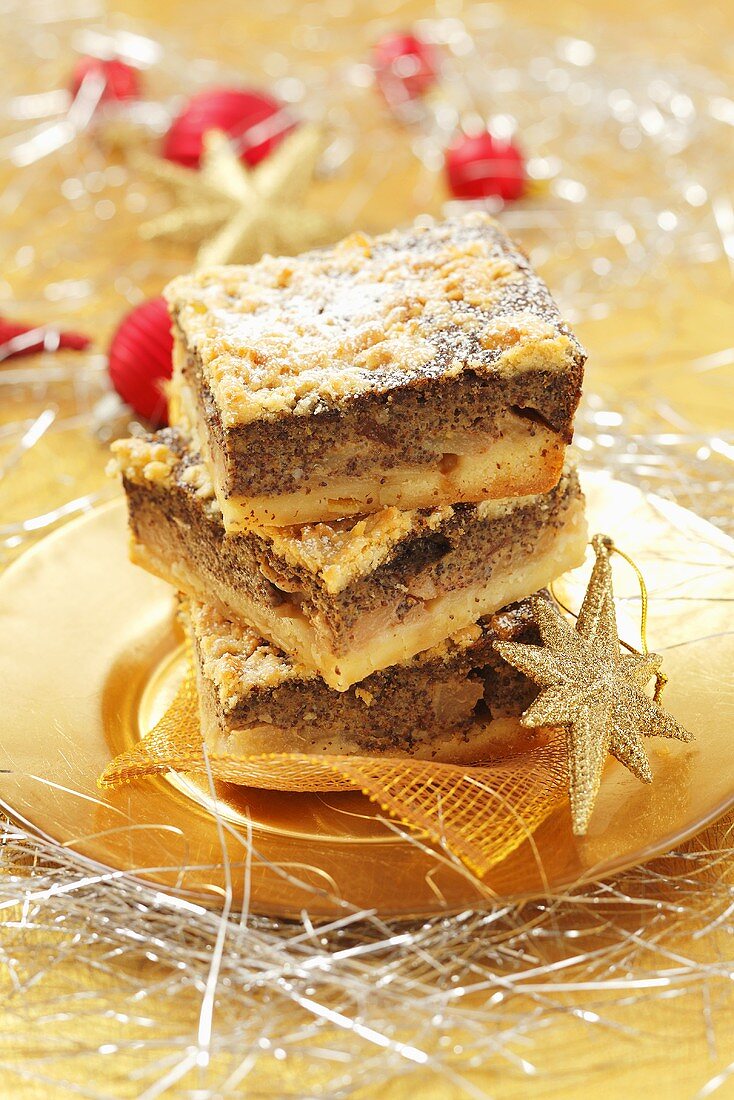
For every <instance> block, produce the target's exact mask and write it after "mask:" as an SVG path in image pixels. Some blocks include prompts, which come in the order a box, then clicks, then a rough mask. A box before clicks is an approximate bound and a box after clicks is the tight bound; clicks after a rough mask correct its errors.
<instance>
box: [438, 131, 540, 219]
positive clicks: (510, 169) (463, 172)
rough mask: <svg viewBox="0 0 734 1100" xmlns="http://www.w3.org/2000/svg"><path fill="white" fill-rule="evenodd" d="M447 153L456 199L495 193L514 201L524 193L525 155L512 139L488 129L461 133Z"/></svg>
mask: <svg viewBox="0 0 734 1100" xmlns="http://www.w3.org/2000/svg"><path fill="white" fill-rule="evenodd" d="M444 156H445V166H446V177H447V181H448V185H449V190H450V191H451V194H452V195H453V196H454V198H456V199H486V198H489V197H490V196H496V197H498V198H500V199H503V200H504V201H505V202H512V201H513V200H514V199H519V198H520V197H521V196H522V195H523V194H524V193H525V188H526V181H525V159H524V157H523V155H522V153H521V152H520V150H519V148H518V147H517V145H516V144H515V143H514V142H513V141H503V140H501V139H499V138H496V137H494V136H493V135H492V134H490V133H489V131H487V130H485V131H484V133H481V134H475V135H473V136H469V135H468V134H461V135H460V136H459V137H457V138H456V140H455V141H454V142H453V144H452V145H450V146H449V148H448V149H447V150H446V153H445V154H444Z"/></svg>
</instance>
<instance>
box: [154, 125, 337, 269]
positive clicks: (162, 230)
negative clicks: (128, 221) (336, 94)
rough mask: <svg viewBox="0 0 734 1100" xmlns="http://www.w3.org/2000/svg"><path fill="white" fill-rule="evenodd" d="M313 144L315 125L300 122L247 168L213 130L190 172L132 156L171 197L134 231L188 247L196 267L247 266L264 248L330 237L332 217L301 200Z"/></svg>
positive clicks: (285, 248) (293, 248) (281, 251)
mask: <svg viewBox="0 0 734 1100" xmlns="http://www.w3.org/2000/svg"><path fill="white" fill-rule="evenodd" d="M321 147H322V137H321V132H320V131H319V130H318V128H317V127H315V126H310V125H303V126H299V127H298V128H297V129H295V130H293V131H292V132H291V133H290V134H288V135H287V136H286V137H285V138H284V139H283V141H282V142H281V143H280V145H278V147H277V148H276V149H274V150H273V152H271V153H270V154H269V156H267V157H266V158H265V159H264V160H262V161H260V163H259V164H257V165H255V167H254V168H249V167H248V166H247V165H246V164H243V163H242V162H241V160H240V159H239V156H238V155H237V152H236V151H235V149H234V148H233V146H232V144H231V142H230V141H229V139H228V137H227V135H226V134H224V133H223V132H222V131H221V130H209V131H207V133H206V134H205V135H204V147H203V153H202V157H201V165H200V167H199V169H198V170H196V169H191V168H182V167H181V166H180V165H177V164H171V163H170V162H169V161H166V160H162V159H160V158H157V157H150V156H139V157H137V158H136V160H137V164H138V167H139V168H140V169H141V170H142V171H143V172H144V173H145V174H146V175H147V176H149V177H150V178H151V179H153V180H155V181H157V182H159V183H163V184H166V185H167V186H168V187H170V188H171V190H172V191H173V192H174V195H175V202H176V205H175V206H174V207H173V209H172V210H169V211H168V212H167V213H166V214H162V215H161V216H160V217H157V218H153V219H151V220H150V221H147V222H145V223H144V224H143V225H142V226H141V227H140V234H141V236H142V237H144V238H146V239H147V240H154V239H158V238H165V239H167V240H174V241H184V242H190V243H192V244H196V245H197V246H198V252H197V257H196V262H197V266H198V267H203V266H207V265H210V264H232V263H242V264H247V263H254V262H255V261H256V260H259V259H260V257H261V256H262V255H264V254H265V253H266V252H269V253H271V254H272V255H276V256H277V255H288V254H293V253H297V252H301V251H303V250H304V249H306V248H311V247H313V246H314V245H318V244H323V243H325V242H326V241H328V240H329V239H333V237H334V236H335V235H337V231H336V229H335V226H334V222H333V221H332V220H331V219H329V218H327V217H326V216H324V215H323V214H320V213H318V212H317V211H314V210H309V209H307V208H306V206H305V205H304V201H305V199H306V196H307V193H308V191H309V188H310V186H311V184H312V182H313V178H314V172H315V170H316V165H317V162H318V158H319V154H320V152H321Z"/></svg>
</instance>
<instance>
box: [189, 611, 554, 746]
mask: <svg viewBox="0 0 734 1100" xmlns="http://www.w3.org/2000/svg"><path fill="white" fill-rule="evenodd" d="M181 613H182V618H183V621H184V624H185V626H186V628H187V630H188V633H189V634H190V637H191V640H192V643H193V649H194V655H195V667H196V675H197V683H198V690H199V701H200V712H201V725H202V733H203V735H204V739H205V741H206V743H207V745H208V747H209V748H210V749H211V750H212V751H213V752H217V753H238V754H245V755H246V754H256V753H263V752H305V753H338V754H359V753H362V754H368V755H386V756H412V757H415V758H417V759H434V760H444V761H453V762H457V763H469V762H472V761H477V760H481V759H486V757H487V756H488V755H492V750H493V749H494V750H495V752H496V750H497V748H498V747H499V746H501V747H502V749H503V750H504V752H506V751H507V750H508V743H509V746H510V747H511V745H512V739H513V738H514V737H515V736H516V735H518V734H519V732H520V729H519V725H518V722H517V716H518V715H520V714H521V713H522V711H523V710H524V709H525V708H526V707H527V706H529V704H530V702H531V701H532V700H533V698H534V697H535V695H536V693H537V688H535V687H534V685H533V684H531V683H530V681H529V680H527V679H526V678H525V677H524V676H523V675H522V674H521V673H519V672H517V671H516V670H515V669H514V668H512V667H511V666H510V665H508V664H506V663H505V662H504V661H503V660H502V658H501V657H499V655H498V654H497V653H496V652H495V650H494V648H493V643H494V642H495V641H498V640H500V639H504V640H515V641H524V642H531V643H532V642H537V641H538V634H537V627H536V626H535V623H534V621H533V617H532V611H531V606H530V601H529V600H523V601H521V602H520V603H518V604H514V605H513V606H511V607H507V608H505V609H503V610H502V611H499V612H497V613H496V614H494V615H491V616H487V617H486V618H484V619H482V620H480V621H479V622H478V623H475V624H473V625H472V626H470V627H466V628H465V629H463V630H461V631H459V632H457V633H456V634H454V635H453V636H452V637H451V638H448V639H446V640H445V641H444V642H442V643H441V644H440V645H438V646H436V647H434V648H433V649H430V650H428V651H426V652H424V653H421V654H419V655H418V656H417V657H413V658H412V659H411V660H410V661H406V662H405V663H404V664H401V665H396V666H394V667H393V668H389V669H385V670H383V671H380V672H375V673H373V674H372V675H371V676H369V677H368V678H367V679H366V680H364V681H363V682H362V683H361V684H358V685H356V686H353V687H351V688H349V689H348V690H347V691H343V692H337V691H333V690H332V689H331V688H329V687H328V686H327V685H326V683H325V682H324V681H323V679H322V678H321V677H320V676H319V675H318V674H317V673H314V672H312V671H310V670H309V669H307V668H306V667H305V666H303V665H301V664H299V663H298V662H297V661H294V660H292V659H291V658H290V657H288V656H286V655H285V654H284V653H282V652H281V651H280V650H278V649H275V648H274V647H273V646H271V645H270V644H269V643H268V642H266V641H265V640H264V639H263V638H261V637H260V636H259V635H258V634H257V633H256V632H255V631H253V630H252V629H251V628H250V627H248V626H247V625H246V624H245V623H243V622H241V621H240V620H237V619H234V618H231V617H228V616H226V615H224V614H223V613H222V612H220V611H219V610H217V609H216V608H215V607H213V606H212V605H210V604H204V603H200V602H199V601H197V600H193V599H191V600H186V599H185V598H182V604H181Z"/></svg>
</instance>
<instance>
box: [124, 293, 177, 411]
mask: <svg viewBox="0 0 734 1100" xmlns="http://www.w3.org/2000/svg"><path fill="white" fill-rule="evenodd" d="M172 353H173V337H172V335H171V318H170V317H169V315H168V309H167V307H166V303H165V301H164V299H163V298H151V299H150V301H148V302H143V303H142V304H141V305H139V306H136V307H135V309H133V310H131V311H130V313H128V314H127V316H126V317H124V318H123V319H122V321H121V322H120V324H119V325H118V327H117V330H116V332H115V334H114V336H113V337H112V340H111V341H110V350H109V371H110V379H111V381H112V385H113V386H114V387H115V389H116V390H117V392H118V393H119V395H120V397H121V398H122V399H123V401H127V403H128V405H132V407H133V409H134V410H135V412H136V413H138V415H139V416H142V417H144V418H145V419H146V420H151V421H152V422H153V423H154V424H156V425H162V424H165V423H167V420H168V401H167V400H166V395H165V393H164V390H163V383H164V382H165V381H166V380H167V379H169V378H170V377H171V374H172V373H173V359H172Z"/></svg>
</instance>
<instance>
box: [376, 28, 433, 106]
mask: <svg viewBox="0 0 734 1100" xmlns="http://www.w3.org/2000/svg"><path fill="white" fill-rule="evenodd" d="M372 66H373V68H374V70H375V78H376V80H377V83H378V85H379V87H380V89H381V91H382V94H383V95H384V96H385V99H386V100H387V101H388V103H389V104H391V105H394V104H396V103H397V104H399V103H400V102H405V101H406V100H411V99H420V97H421V96H423V95H425V94H426V92H427V91H428V89H429V88H431V87H432V86H433V85H434V84H435V83H436V82H437V80H438V59H437V57H436V51H435V49H434V47H433V46H431V45H430V43H428V42H423V41H421V39H420V38H418V37H417V36H416V35H414V34H406V33H391V34H386V35H384V36H383V37H382V38H381V39H380V40H379V42H376V43H375V45H374V46H373V48H372Z"/></svg>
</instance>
